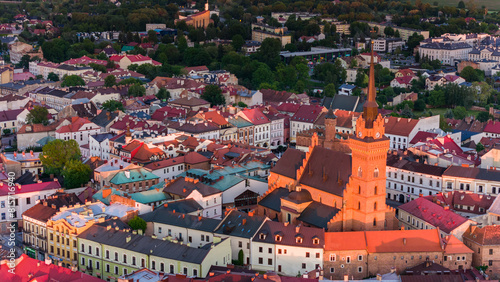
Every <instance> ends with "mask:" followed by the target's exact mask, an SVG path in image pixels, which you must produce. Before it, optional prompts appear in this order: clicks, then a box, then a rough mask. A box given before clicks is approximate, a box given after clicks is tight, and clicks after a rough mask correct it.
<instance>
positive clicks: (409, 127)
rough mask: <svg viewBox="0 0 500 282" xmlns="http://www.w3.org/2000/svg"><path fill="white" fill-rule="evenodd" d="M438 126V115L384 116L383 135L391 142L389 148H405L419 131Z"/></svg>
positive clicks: (433, 128)
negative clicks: (413, 116) (419, 117)
mask: <svg viewBox="0 0 500 282" xmlns="http://www.w3.org/2000/svg"><path fill="white" fill-rule="evenodd" d="M438 128H439V115H436V116H431V117H425V118H421V119H411V118H400V117H385V136H387V137H388V138H389V139H390V141H391V143H390V148H391V149H406V148H408V147H409V145H410V141H411V140H412V139H413V137H415V135H416V134H417V133H418V132H419V131H431V130H436V129H438Z"/></svg>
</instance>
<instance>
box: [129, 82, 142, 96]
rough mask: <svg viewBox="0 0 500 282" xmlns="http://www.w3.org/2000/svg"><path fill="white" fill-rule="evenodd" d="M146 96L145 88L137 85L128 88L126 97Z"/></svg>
mask: <svg viewBox="0 0 500 282" xmlns="http://www.w3.org/2000/svg"><path fill="white" fill-rule="evenodd" d="M144 95H146V88H144V86H142V85H139V84H132V85H130V87H129V88H128V96H132V97H142V96H144Z"/></svg>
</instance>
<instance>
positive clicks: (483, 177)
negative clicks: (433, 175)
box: [443, 166, 500, 196]
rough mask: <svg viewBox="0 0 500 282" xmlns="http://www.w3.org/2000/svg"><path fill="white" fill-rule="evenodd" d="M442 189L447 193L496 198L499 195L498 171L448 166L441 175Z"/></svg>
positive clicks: (499, 175) (499, 179)
mask: <svg viewBox="0 0 500 282" xmlns="http://www.w3.org/2000/svg"><path fill="white" fill-rule="evenodd" d="M443 189H444V191H446V192H449V191H464V192H466V191H470V192H473V193H476V194H483V195H491V196H498V195H499V194H500V171H498V170H491V169H484V168H477V167H463V166H450V167H449V168H448V169H447V170H446V171H445V172H444V173H443Z"/></svg>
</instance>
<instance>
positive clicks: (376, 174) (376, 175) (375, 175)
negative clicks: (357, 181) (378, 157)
mask: <svg viewBox="0 0 500 282" xmlns="http://www.w3.org/2000/svg"><path fill="white" fill-rule="evenodd" d="M373 177H374V178H377V177H378V168H375V170H374V171H373ZM375 194H377V193H375Z"/></svg>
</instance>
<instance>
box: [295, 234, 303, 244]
mask: <svg viewBox="0 0 500 282" xmlns="http://www.w3.org/2000/svg"><path fill="white" fill-rule="evenodd" d="M295 243H297V244H302V235H300V234H298V235H295Z"/></svg>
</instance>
